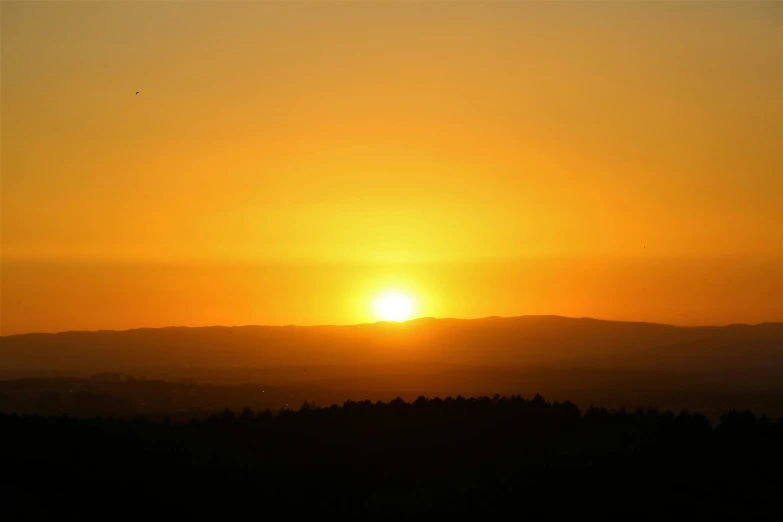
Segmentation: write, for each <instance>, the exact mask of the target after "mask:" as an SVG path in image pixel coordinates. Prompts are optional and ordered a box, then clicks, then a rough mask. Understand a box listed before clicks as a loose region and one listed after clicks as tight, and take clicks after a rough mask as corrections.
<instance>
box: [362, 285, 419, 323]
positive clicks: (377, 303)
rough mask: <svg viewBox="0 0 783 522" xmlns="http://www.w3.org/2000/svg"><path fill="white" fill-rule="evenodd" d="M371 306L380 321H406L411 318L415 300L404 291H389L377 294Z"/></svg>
mask: <svg viewBox="0 0 783 522" xmlns="http://www.w3.org/2000/svg"><path fill="white" fill-rule="evenodd" d="M372 308H373V313H374V314H375V317H377V318H378V319H380V320H381V321H406V320H408V319H411V318H413V315H414V309H415V301H414V299H413V298H412V297H411V296H410V295H408V294H407V293H405V292H401V291H390V292H384V293H382V294H380V295H378V296H377V297H376V298H375V300H374V301H373V303H372Z"/></svg>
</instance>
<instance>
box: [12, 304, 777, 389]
mask: <svg viewBox="0 0 783 522" xmlns="http://www.w3.org/2000/svg"><path fill="white" fill-rule="evenodd" d="M713 347H715V348H719V350H720V353H721V356H722V357H723V358H724V359H725V361H726V364H727V365H729V366H733V365H734V363H735V361H736V360H738V359H739V360H741V359H743V358H750V359H752V358H753V357H757V356H758V357H763V358H764V361H765V364H769V363H773V362H781V363H783V323H764V324H758V325H730V326H723V327H714V326H713V327H676V326H671V325H663V324H654V323H635V322H618V321H602V320H596V319H589V318H582V319H574V318H566V317H559V316H521V317H511V318H499V317H488V318H484V319H474V320H460V319H432V318H425V319H417V320H412V321H407V322H402V323H387V322H379V323H373V324H359V325H350V326H306V327H305V326H282V327H278V326H235V327H219V326H215V327H199V328H186V327H170V328H159V329H147V328H142V329H137V330H127V331H94V332H63V333H58V334H23V335H12V336H6V337H0V368H3V370H4V371H5V372H6V373H16V374H17V376H26V373H25V372H30V373H31V374H34V373H36V372H41V371H46V372H52V373H66V374H74V373H104V372H119V373H134V372H139V371H144V370H150V369H154V368H164V367H169V368H188V367H192V368H211V369H221V368H224V369H225V368H268V367H278V366H311V365H346V364H348V365H359V364H361V365H366V364H375V365H377V364H388V363H400V362H406V361H407V362H410V361H432V362H439V363H446V364H461V365H482V366H493V365H500V366H512V367H531V366H563V365H574V364H579V365H584V364H587V365H595V364H601V365H609V366H611V365H622V366H634V365H636V366H638V364H639V363H641V362H643V361H646V360H650V359H651V358H653V359H655V363H656V364H657V365H668V366H669V367H675V368H676V367H677V366H678V365H679V361H683V364H684V363H685V362H686V361H688V363H687V364H692V361H693V358H694V357H705V358H709V359H710V364H720V363H721V361H720V360H718V359H715V358H713V357H712V354H713V353H714V352H713ZM761 347H763V349H762V348H761ZM760 349H761V351H762V352H763V354H762V353H758V350H760ZM781 366H783V364H782V365H781Z"/></svg>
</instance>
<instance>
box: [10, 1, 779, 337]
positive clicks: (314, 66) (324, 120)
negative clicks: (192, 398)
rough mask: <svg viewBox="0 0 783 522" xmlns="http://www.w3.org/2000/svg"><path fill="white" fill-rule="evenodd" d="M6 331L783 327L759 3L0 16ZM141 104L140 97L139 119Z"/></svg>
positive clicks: (36, 5)
mask: <svg viewBox="0 0 783 522" xmlns="http://www.w3.org/2000/svg"><path fill="white" fill-rule="evenodd" d="M0 19H1V21H0V23H1V28H2V35H1V37H0V38H1V40H0V45H1V47H0V58H1V59H2V62H1V64H0V87H1V91H0V142H1V143H0V144H1V146H2V150H1V151H0V153H1V154H0V167H1V172H0V174H1V175H2V178H1V182H2V185H1V190H2V193H1V196H0V198H1V202H2V209H1V210H2V212H1V214H2V223H1V225H2V237H1V241H0V246H1V247H2V251H1V253H0V255H1V256H2V265H1V266H0V276H1V279H0V290H2V292H1V293H0V334H2V335H10V334H15V333H23V332H32V331H62V330H74V329H125V328H134V327H147V326H168V325H187V326H199V325H212V324H346V323H348V324H350V323H357V322H365V321H374V320H377V319H379V318H378V317H377V316H376V315H374V312H373V306H372V303H373V299H375V298H376V297H377V295H378V294H379V293H384V292H390V291H402V292H405V293H407V294H408V295H410V296H412V299H413V301H414V302H415V307H414V308H415V310H414V312H413V314H414V315H416V316H435V317H484V316H491V315H504V316H510V315H522V314H560V315H570V316H578V317H584V316H590V317H599V318H605V319H620V320H644V321H656V322H667V323H672V324H730V323H734V322H748V323H757V322H764V321H781V320H783V175H782V168H781V160H782V157H783V156H782V150H781V147H782V138H783V137H782V134H781V121H782V120H783V103H782V101H783V95H782V94H781V93H783V4H781V3H779V2H752V1H747V2H590V1H587V2H551V3H546V2H459V1H454V2H424V1H422V2H369V1H368V2H361V1H359V2H328V1H312V2H307V1H302V2H252V3H251V2H230V1H225V2H138V1H128V2H8V1H3V2H2V3H1V4H0ZM137 91H138V95H137V94H135V93H136V92H137Z"/></svg>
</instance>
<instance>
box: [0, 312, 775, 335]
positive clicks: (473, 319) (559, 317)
mask: <svg viewBox="0 0 783 522" xmlns="http://www.w3.org/2000/svg"><path fill="white" fill-rule="evenodd" d="M523 318H557V319H567V320H573V321H597V322H605V323H626V324H646V325H655V326H666V327H671V328H729V327H732V326H735V327H736V326H761V325H765V324H773V325H781V326H783V320H781V321H762V322H760V323H729V324H722V325H714V324H713V325H709V324H707V325H676V324H670V323H656V322H652V321H639V320H636V321H631V320H615V319H601V318H597V317H589V316H584V317H571V316H565V315H558V314H523V315H511V316H500V315H488V316H483V317H431V316H422V317H415V318H412V319H407V320H405V321H374V322H364V323H343V324H309V325H305V324H235V325H225V324H212V325H201V326H186V325H169V326H140V327H137V328H125V329H95V330H62V331H59V332H24V333H16V334H8V335H0V338H5V337H19V336H24V335H60V334H75V333H101V332H113V333H123V332H134V331H139V330H167V329H193V330H195V329H200V328H252V327H257V328H350V327H356V326H372V325H381V324H389V325H404V324H407V323H414V322H417V321H427V320H429V321H485V320H488V319H500V320H513V319H523Z"/></svg>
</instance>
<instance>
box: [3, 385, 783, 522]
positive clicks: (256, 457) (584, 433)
mask: <svg viewBox="0 0 783 522" xmlns="http://www.w3.org/2000/svg"><path fill="white" fill-rule="evenodd" d="M0 437H2V439H3V441H2V444H0V459H1V460H0V461H1V462H2V465H3V469H4V471H3V473H2V476H3V479H2V483H0V486H2V492H3V493H0V495H3V496H5V497H6V498H5V499H4V501H3V503H2V505H3V506H5V507H3V508H2V509H3V510H6V511H9V510H10V513H11V514H12V515H13V516H12V517H11V518H10V519H12V520H24V519H26V518H27V519H30V520H40V519H64V520H68V519H73V520H84V519H92V518H94V519H98V518H102V517H110V518H114V519H124V518H127V519H134V520H135V519H138V518H140V517H142V518H143V517H146V518H150V517H152V518H154V519H158V518H165V517H174V518H176V519H181V518H185V517H189V518H195V519H205V518H209V517H216V518H218V519H225V518H227V517H230V516H245V515H246V514H247V513H255V514H257V515H258V516H259V518H263V516H265V515H269V516H272V515H277V514H282V515H286V516H314V515H318V516H327V515H328V516H338V517H342V519H345V518H361V519H367V518H372V519H386V518H388V519H399V517H401V516H413V515H416V516H454V517H464V516H468V515H470V516H474V517H486V516H490V517H500V516H503V514H504V513H513V514H515V515H517V516H516V517H515V518H522V519H530V520H563V519H567V518H572V517H586V516H590V517H592V518H595V517H597V518H601V519H615V520H628V519H635V520H664V519H665V520H718V519H726V520H728V519H732V520H780V519H783V505H782V501H781V495H780V491H783V479H782V478H781V475H783V473H782V472H781V470H783V419H778V420H771V419H769V418H767V417H765V416H764V415H761V416H756V415H754V414H753V413H751V412H749V411H744V412H739V411H729V412H727V413H725V414H724V415H723V416H722V417H721V419H720V422H719V423H717V424H716V425H715V426H712V425H711V424H710V422H709V421H708V420H707V419H706V418H705V417H704V416H702V415H700V414H698V413H689V412H685V411H683V412H680V413H676V414H675V413H673V412H670V411H659V410H657V409H655V408H648V409H640V410H636V411H626V410H607V409H604V408H601V407H590V408H587V409H586V410H585V411H580V409H579V408H578V407H577V406H576V405H575V404H573V403H571V402H568V401H566V402H557V401H555V402H547V401H545V400H544V399H543V398H542V397H541V396H535V397H534V398H532V399H527V398H523V397H521V396H517V395H514V396H511V397H505V396H497V395H496V396H494V397H471V398H463V397H456V398H451V397H448V398H445V399H440V398H433V399H429V398H426V397H419V398H418V399H417V400H415V401H412V402H406V401H404V400H402V399H396V400H393V401H391V402H371V401H347V402H345V403H344V404H343V405H342V406H338V405H331V406H328V407H321V406H318V405H315V404H312V403H309V402H305V403H304V404H302V406H301V407H300V408H299V409H298V410H288V409H284V410H280V411H277V412H272V411H270V410H265V411H262V412H254V411H252V410H251V409H250V408H245V409H244V410H242V411H239V412H234V411H232V410H230V409H226V410H225V411H223V412H222V413H221V414H218V415H213V416H211V417H209V418H207V419H204V420H196V419H194V420H191V421H189V422H183V423H178V422H170V421H168V420H167V421H164V422H151V421H149V420H147V419H145V418H144V417H137V418H135V419H132V420H122V419H112V418H101V417H96V418H91V419H76V418H71V417H68V416H50V417H46V416H37V415H15V414H2V413H0ZM0 514H1V513H0Z"/></svg>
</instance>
